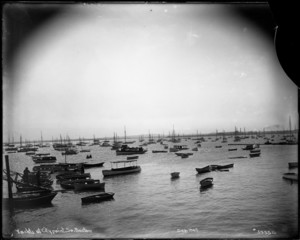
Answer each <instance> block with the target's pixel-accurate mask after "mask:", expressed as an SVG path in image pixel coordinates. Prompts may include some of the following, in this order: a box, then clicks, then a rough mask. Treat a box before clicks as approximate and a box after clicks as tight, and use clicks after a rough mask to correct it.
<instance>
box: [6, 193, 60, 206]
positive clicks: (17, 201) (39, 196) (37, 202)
mask: <svg viewBox="0 0 300 240" xmlns="http://www.w3.org/2000/svg"><path fill="white" fill-rule="evenodd" d="M56 194H57V192H50V193H49V192H37V193H29V194H28V193H26V194H18V195H15V196H13V198H3V199H2V200H3V204H4V206H9V205H10V206H13V207H16V208H24V207H39V206H41V205H45V204H51V201H52V200H53V198H54V197H55V196H56Z"/></svg>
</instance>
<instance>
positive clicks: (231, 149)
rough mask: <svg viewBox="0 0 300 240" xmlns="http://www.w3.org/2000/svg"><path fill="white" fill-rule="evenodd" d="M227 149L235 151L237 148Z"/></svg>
mask: <svg viewBox="0 0 300 240" xmlns="http://www.w3.org/2000/svg"><path fill="white" fill-rule="evenodd" d="M228 151H237V148H229V149H228Z"/></svg>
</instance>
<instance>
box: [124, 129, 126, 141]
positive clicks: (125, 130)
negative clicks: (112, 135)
mask: <svg viewBox="0 0 300 240" xmlns="http://www.w3.org/2000/svg"><path fill="white" fill-rule="evenodd" d="M124 139H125V142H124V143H125V144H126V126H124Z"/></svg>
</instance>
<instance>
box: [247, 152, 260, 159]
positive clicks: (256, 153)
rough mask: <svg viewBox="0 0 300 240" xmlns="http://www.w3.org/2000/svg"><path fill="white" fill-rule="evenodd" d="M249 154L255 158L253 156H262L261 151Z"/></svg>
mask: <svg viewBox="0 0 300 240" xmlns="http://www.w3.org/2000/svg"><path fill="white" fill-rule="evenodd" d="M249 156H250V157H251V158H253V157H259V156H260V152H255V153H249Z"/></svg>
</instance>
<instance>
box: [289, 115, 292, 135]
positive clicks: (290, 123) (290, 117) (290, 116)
mask: <svg viewBox="0 0 300 240" xmlns="http://www.w3.org/2000/svg"><path fill="white" fill-rule="evenodd" d="M289 125H290V141H292V124H291V116H289Z"/></svg>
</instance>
